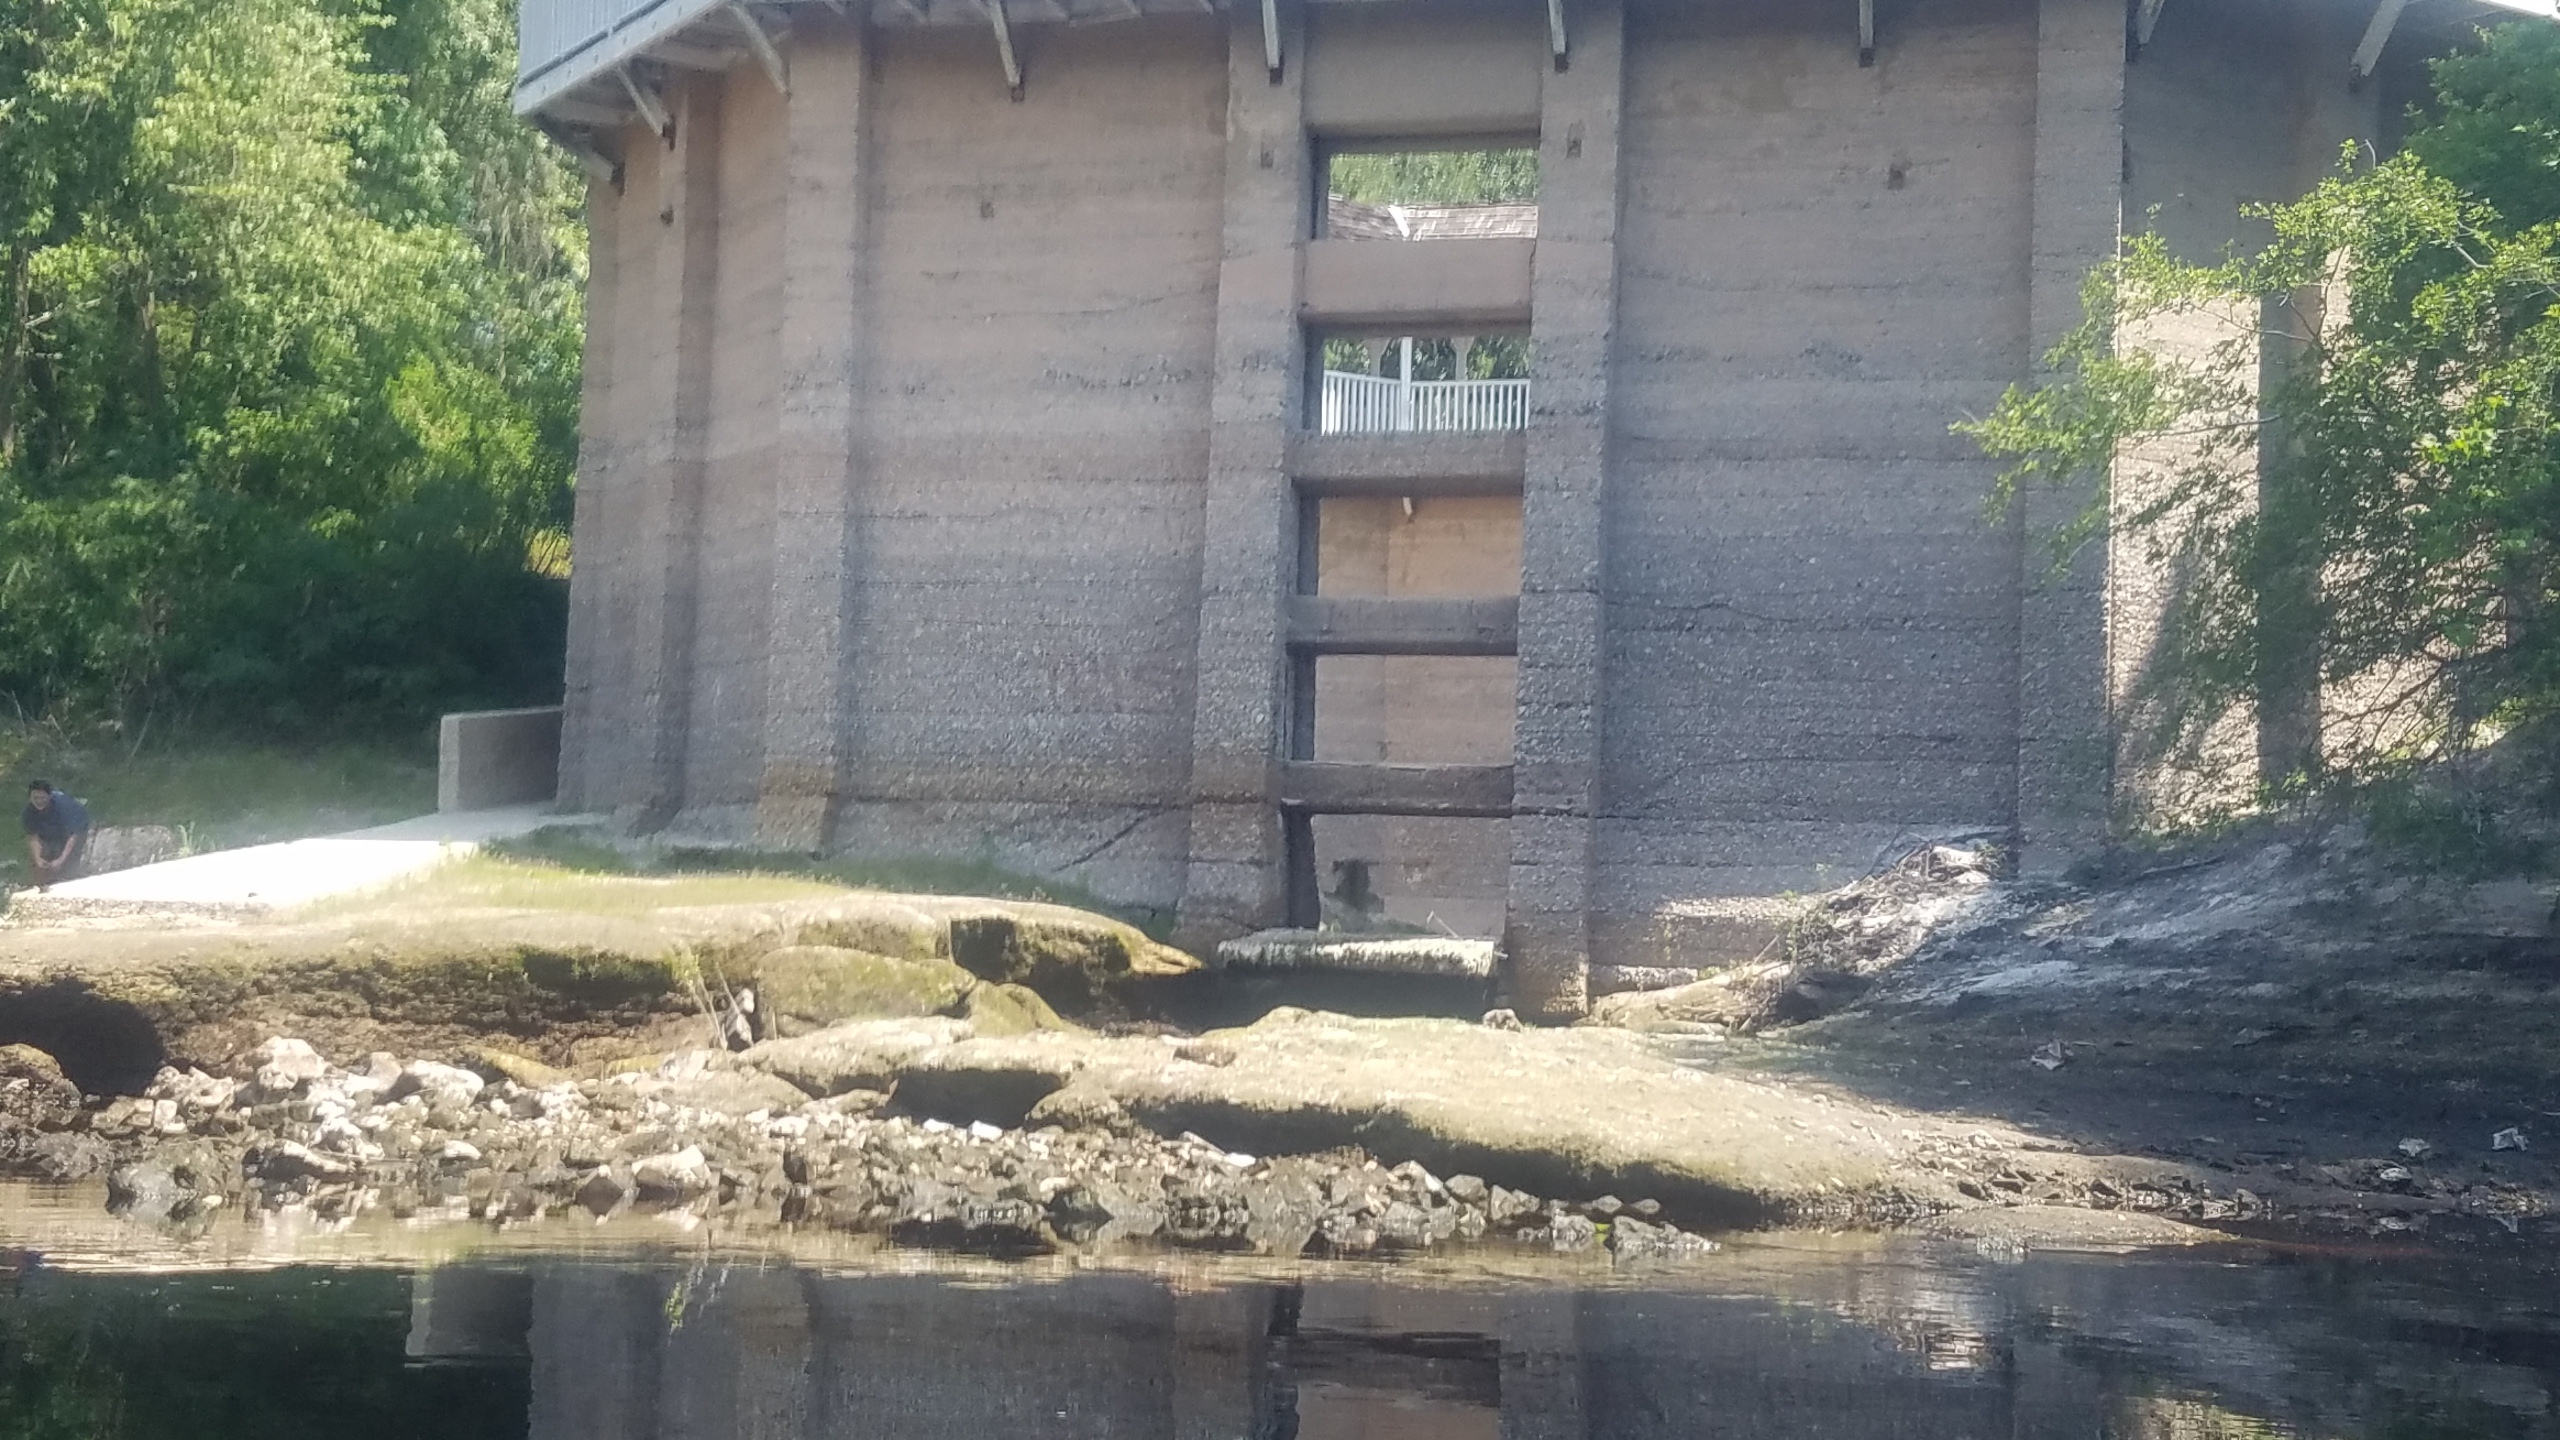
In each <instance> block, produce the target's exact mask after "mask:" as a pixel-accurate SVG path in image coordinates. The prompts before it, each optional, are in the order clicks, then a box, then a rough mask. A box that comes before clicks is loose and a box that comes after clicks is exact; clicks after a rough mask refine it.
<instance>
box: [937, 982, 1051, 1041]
mask: <svg viewBox="0 0 2560 1440" xmlns="http://www.w3.org/2000/svg"><path fill="white" fill-rule="evenodd" d="M960 1014H961V1016H962V1018H964V1019H966V1020H967V1021H968V1022H969V1026H970V1028H971V1029H972V1030H974V1031H976V1032H977V1033H978V1034H980V1035H1029V1034H1031V1033H1033V1032H1034V1031H1039V1030H1055V1031H1072V1030H1074V1029H1076V1028H1077V1027H1076V1026H1074V1025H1071V1024H1068V1023H1067V1022H1066V1021H1065V1020H1064V1019H1061V1018H1060V1017H1059V1015H1058V1012H1057V1011H1055V1010H1052V1009H1050V1008H1049V1002H1048V1001H1046V1000H1043V999H1041V998H1040V992H1039V991H1037V990H1034V989H1032V988H1031V987H1030V986H1028V985H992V984H980V985H978V986H976V987H975V988H973V989H971V990H970V991H969V994H968V998H967V999H966V1000H964V1001H963V1002H962V1003H961V1009H960Z"/></svg>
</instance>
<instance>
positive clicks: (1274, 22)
mask: <svg viewBox="0 0 2560 1440" xmlns="http://www.w3.org/2000/svg"><path fill="white" fill-rule="evenodd" d="M1262 68H1263V69H1265V70H1266V71H1269V72H1270V75H1271V83H1272V84H1274V85H1277V84H1279V83H1280V78H1281V57H1280V0H1262Z"/></svg>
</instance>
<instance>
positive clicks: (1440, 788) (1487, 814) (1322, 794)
mask: <svg viewBox="0 0 2560 1440" xmlns="http://www.w3.org/2000/svg"><path fill="white" fill-rule="evenodd" d="M1280 803H1281V804H1282V805H1283V806H1285V807H1287V808H1289V809H1292V810H1296V811H1298V812H1300V813H1302V814H1307V815H1425V816H1440V817H1446V818H1456V819H1465V818H1477V819H1508V818H1509V817H1510V815H1511V767H1510V766H1508V765H1343V764H1331V763H1325V762H1320V761H1305V760H1301V761H1292V762H1290V763H1288V764H1284V765H1282V766H1281V767H1280Z"/></svg>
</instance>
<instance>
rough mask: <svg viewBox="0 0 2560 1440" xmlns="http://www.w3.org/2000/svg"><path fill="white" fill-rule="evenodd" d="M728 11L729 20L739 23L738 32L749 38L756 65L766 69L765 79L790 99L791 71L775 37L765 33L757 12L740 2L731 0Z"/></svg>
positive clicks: (748, 41)
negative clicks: (774, 41)
mask: <svg viewBox="0 0 2560 1440" xmlns="http://www.w3.org/2000/svg"><path fill="white" fill-rule="evenodd" d="M728 10H729V18H731V19H733V20H735V21H737V22H738V32H739V33H740V34H742V35H744V36H746V37H747V49H748V51H749V52H750V53H752V54H753V55H754V56H755V57H756V63H757V64H758V65H761V66H763V67H764V73H765V78H766V79H768V80H771V81H772V82H773V88H774V89H776V90H779V91H781V92H782V98H784V99H785V100H788V99H790V98H791V69H790V67H789V66H788V65H787V64H785V63H784V62H783V58H782V51H781V49H780V48H778V47H777V46H775V44H774V43H773V37H772V36H770V35H767V34H766V33H765V32H764V26H763V24H762V23H761V22H759V21H758V20H757V19H756V17H755V12H753V11H751V10H749V9H748V8H747V7H746V6H744V5H742V4H740V3H738V0H729V6H728Z"/></svg>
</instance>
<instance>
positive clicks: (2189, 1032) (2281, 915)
mask: <svg viewBox="0 0 2560 1440" xmlns="http://www.w3.org/2000/svg"><path fill="white" fill-rule="evenodd" d="M2118 870H2119V874H2118V875H2117V876H2116V877H2114V878H2106V879H2100V880H2094V881H2092V882H2090V883H2086V884H2067V883H2061V882H2050V881H2045V882H2037V881H2015V880H2009V879H2003V878H2000V877H1999V876H1998V875H1997V874H1996V865H1995V864H1994V857H1990V856H1987V855H1986V854H1985V853H1984V852H1982V851H1980V850H1976V849H1969V848H1967V847H1961V846H1934V847H1924V848H1922V849H1920V850H1918V851H1916V852H1915V853H1913V854H1912V855H1910V856H1908V857H1906V858H1905V859H1903V860H1902V861H1901V862H1900V863H1898V864H1896V865H1894V866H1891V867H1889V868H1887V869H1886V870H1884V871H1882V872H1880V873H1879V874H1877V875H1875V876H1873V877H1870V878H1868V879H1866V880H1863V881H1860V882H1859V883H1857V884H1855V885H1852V886H1849V887H1846V888H1844V889H1843V890H1841V891H1838V892H1835V893H1833V894H1831V895H1827V896H1821V897H1816V898H1814V899H1813V900H1812V901H1810V902H1808V904H1807V906H1806V909H1805V912H1804V915H1803V916H1802V918H1801V920H1800V922H1799V924H1798V925H1797V927H1796V928H1795V930H1794V931H1793V932H1792V933H1791V934H1790V935H1789V936H1788V937H1787V938H1786V941H1785V943H1784V944H1782V945H1781V946H1779V947H1776V948H1775V949H1774V950H1773V953H1772V954H1771V955H1770V956H1768V957H1766V958H1764V959H1763V960H1761V961H1760V962H1758V963H1756V964H1754V965H1750V966H1743V967H1737V968H1736V969H1734V970H1733V971H1730V972H1727V973H1726V974H1724V975H1721V976H1718V977H1715V978H1713V979H1711V980H1709V981H1707V982H1704V983H1701V984H1698V985H1693V986H1689V987H1685V988H1683V989H1680V990H1673V991H1665V992H1661V993H1657V994H1652V995H1644V996H1620V997H1613V998H1612V999H1610V1000H1608V1001H1606V1002H1603V1004H1602V1006H1601V1007H1600V1015H1599V1017H1598V1018H1599V1019H1600V1020H1603V1021H1605V1022H1608V1023H1614V1024H1618V1025H1623V1026H1630V1027H1634V1028H1638V1029H1641V1030H1643V1031H1646V1032H1648V1033H1651V1034H1654V1035H1656V1036H1658V1037H1659V1038H1660V1040H1661V1042H1662V1044H1663V1045H1664V1046H1665V1047H1666V1050H1667V1052H1668V1053H1671V1054H1674V1055H1676V1056H1678V1057H1680V1058H1681V1059H1683V1060H1685V1061H1687V1062H1688V1063H1692V1064H1697V1065H1702V1066H1706V1067H1709V1068H1711V1069H1714V1070H1716V1071H1717V1072H1718V1073H1721V1074H1725V1075H1729V1076H1732V1077H1735V1078H1737V1079H1762V1080H1771V1079H1782V1080H1786V1081H1789V1082H1791V1083H1796V1084H1809V1085H1814V1086H1819V1087H1822V1088H1826V1089H1831V1090H1835V1091H1838V1092H1841V1093H1848V1094H1855V1095H1858V1096H1861V1097H1864V1098H1866V1099H1868V1100H1870V1101H1872V1102H1875V1103H1880V1104H1884V1105H1888V1106H1891V1107H1894V1108H1896V1109H1909V1110H1917V1111H1922V1112H1926V1113H1932V1114H1942V1115H1943V1114H1971V1115H1978V1116H1981V1117H1983V1118H1984V1119H1985V1120H1986V1121H1992V1122H1997V1123H1999V1124H2002V1125H2006V1126H2013V1127H2016V1128H2018V1129H2020V1130H2024V1131H2027V1132H2030V1133H2033V1134H2035V1135H2037V1136H2039V1137H2041V1138H2042V1139H2043V1140H2044V1141H2045V1142H2046V1143H2048V1144H2051V1145H2053V1146H2056V1147H2060V1148H2066V1149H2069V1150H2072V1151H2075V1152H2078V1153H2081V1154H2084V1155H2090V1156H2100V1155H2115V1156H2125V1157H2140V1158H2142V1159H2145V1160H2148V1161H2151V1162H2153V1163H2154V1164H2156V1165H2158V1166H2160V1167H2162V1168H2166V1169H2171V1170H2174V1171H2175V1172H2176V1173H2178V1174H2179V1175H2181V1176H2184V1177H2186V1178H2187V1179H2188V1180H2189V1181H2191V1182H2192V1183H2193V1184H2194V1185H2195V1186H2197V1187H2198V1188H2199V1190H2200V1191H2201V1192H2202V1193H2205V1194H2207V1195H2209V1196H2212V1197H2214V1201H2213V1202H2212V1209H2213V1210H2220V1209H2221V1208H2222V1206H2223V1205H2225V1204H2228V1205H2230V1206H2232V1207H2234V1208H2233V1209H2232V1210H2231V1211H2230V1213H2229V1214H2228V1215H2223V1214H2215V1213H2207V1214H2205V1215H2203V1216H2201V1217H2199V1218H2204V1219H2208V1220H2211V1221H2213V1222H2214V1223H2217V1224H2224V1225H2236V1226H2238V1227H2240V1228H2244V1229H2247V1228H2265V1227H2268V1226H2277V1225H2280V1226H2281V1227H2283V1228H2284V1229H2287V1230H2290V1231H2296V1232H2298V1231H2302V1230H2306V1229H2307V1230H2312V1231H2315V1232H2321V1233H2346V1234H2353V1235H2364V1236H2375V1235H2379V1236H2399V1237H2408V1238H2419V1239H2442V1240H2464V1241H2470V1240H2477V1241H2482V1242H2484V1243H2506V1242H2508V1241H2509V1240H2511V1239H2521V1240H2524V1241H2526V1242H2536V1241H2538V1242H2539V1243H2542V1244H2546V1245H2547V1244H2550V1243H2553V1242H2554V1241H2555V1240H2560V1234H2555V1228H2560V1227H2555V1224H2554V1221H2553V1212H2554V1206H2555V1198H2556V1197H2560V1164H2556V1163H2555V1162H2560V909H2555V906H2560V880H2555V879H2553V878H2552V877H2548V876H2544V877H2539V878H2535V877H2517V876H2506V877H2500V878H2493V879H2467V878H2464V877H2462V876H2459V875H2449V874H2444V873H2437V872H2428V871H2423V870H2416V869H2413V868H2412V867H2410V866H2409V865H2408V864H2407V862H2406V861H2405V860H2404V859H2402V858H2401V857H2399V856H2397V855H2395V854H2393V853H2391V852H2388V851H2384V850H2381V849H2379V848H2377V847H2374V846H2372V845H2370V844H2368V843H2366V842H2365V841H2364V840H2363V838H2362V837H2361V836H2360V835H2359V834H2358V833H2357V832H2356V831H2354V830H2353V829H2351V828H2339V829H2329V830H2324V831H2319V832H2312V833H2293V834H2278V835H2272V836H2261V837H2258V838H2255V839H2249V840H2241V841H2234V842H2230V843H2226V844H2224V845H2221V846H2218V847H2214V848H2209V849H2199V850H2194V851H2190V852H2187V853H2183V854H2175V855H2163V856H2157V857H2151V858H2150V859H2148V860H2147V861H2146V862H2141V863H2125V864H2121V865H2119V866H2118ZM2030 1188H2032V1187H2030ZM2119 1188H2121V1187H2119ZM2244 1197H2245V1198H2244ZM1994 1198H1995V1199H2001V1198H2003V1197H2002V1196H2001V1195H2000V1194H1999V1193H1997V1192H1995V1194H1994ZM2023 1198H2029V1197H2026V1196H2022V1195H2020V1194H2019V1193H2017V1192H2016V1191H2015V1190H2014V1187H2013V1188H2012V1189H2011V1190H2010V1192H2009V1193H2008V1194H2007V1196H2006V1199H2007V1200H2008V1201H2009V1202H2010V1203H2015V1202H2016V1201H2018V1200H2020V1199H2023Z"/></svg>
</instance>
